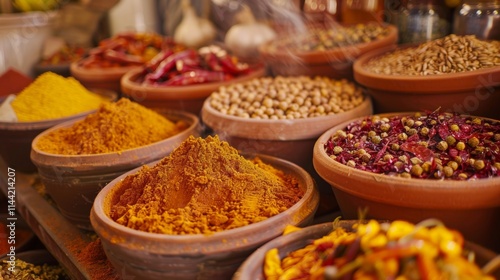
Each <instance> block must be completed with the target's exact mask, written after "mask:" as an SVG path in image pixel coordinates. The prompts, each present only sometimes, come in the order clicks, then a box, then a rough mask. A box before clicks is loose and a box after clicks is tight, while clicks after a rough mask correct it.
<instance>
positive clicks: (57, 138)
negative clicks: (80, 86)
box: [37, 98, 187, 155]
mask: <svg viewBox="0 0 500 280" xmlns="http://www.w3.org/2000/svg"><path fill="white" fill-rule="evenodd" d="M186 128H187V124H186V123H184V122H182V121H180V122H177V123H174V122H172V121H170V120H169V119H167V118H165V117H164V116H162V115H161V114H159V113H157V112H155V111H153V110H150V109H148V108H146V107H143V106H142V105H140V104H138V103H135V102H133V101H130V100H128V99H126V98H122V99H120V100H118V101H117V102H116V103H105V104H103V105H101V107H100V108H99V109H98V111H97V112H95V113H93V114H90V115H88V116H87V117H85V118H84V119H83V120H81V121H79V122H76V123H74V124H73V125H72V126H71V127H67V128H61V129H58V130H55V131H53V132H52V133H50V134H47V135H45V136H43V137H41V138H40V139H39V141H38V142H37V148H38V149H40V150H41V151H44V152H47V153H53V154H64V155H84V154H102V153H110V152H120V151H124V150H128V149H132V148H137V147H140V146H145V145H148V144H151V143H154V142H157V141H161V140H163V139H166V138H168V137H170V136H173V135H175V134H177V133H179V132H180V131H182V130H184V129H186Z"/></svg>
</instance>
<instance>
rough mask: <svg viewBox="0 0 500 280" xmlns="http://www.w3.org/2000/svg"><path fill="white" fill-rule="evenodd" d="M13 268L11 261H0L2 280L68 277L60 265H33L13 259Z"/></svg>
mask: <svg viewBox="0 0 500 280" xmlns="http://www.w3.org/2000/svg"><path fill="white" fill-rule="evenodd" d="M15 263H16V264H15V269H14V270H13V271H12V270H10V269H9V268H11V263H9V262H8V261H3V262H2V263H0V279H2V280H11V279H12V280H18V279H20V280H65V279H70V278H69V276H68V275H67V274H66V272H64V269H63V268H62V267H61V266H60V265H49V264H47V263H44V264H42V265H34V264H32V263H28V262H25V261H23V260H20V259H16V260H15Z"/></svg>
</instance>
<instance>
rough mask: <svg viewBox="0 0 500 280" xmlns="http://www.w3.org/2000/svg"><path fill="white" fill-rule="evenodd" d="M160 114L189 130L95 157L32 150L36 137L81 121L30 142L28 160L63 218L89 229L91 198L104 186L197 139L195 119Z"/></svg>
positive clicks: (183, 113) (170, 113) (166, 113)
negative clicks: (186, 141) (148, 143)
mask: <svg viewBox="0 0 500 280" xmlns="http://www.w3.org/2000/svg"><path fill="white" fill-rule="evenodd" d="M161 113H162V114H163V115H164V116H166V117H167V118H168V119H170V120H172V121H178V120H182V121H185V122H186V123H188V124H189V127H188V128H187V129H186V130H184V131H182V132H180V133H178V134H176V135H174V136H172V137H169V138H167V139H165V140H162V141H159V142H156V143H153V144H150V145H146V146H142V147H139V148H135V149H130V150H125V151H121V152H115V153H106V154H95V155H59V154H49V153H46V152H43V151H40V150H39V149H38V148H36V143H37V141H39V138H41V137H43V136H44V135H46V134H49V133H51V132H53V131H55V130H57V129H60V128H65V127H71V126H72V125H73V124H74V123H75V122H77V121H80V120H82V119H83V118H79V119H76V120H72V121H68V122H65V123H62V124H60V125H58V126H55V127H53V128H51V129H48V130H46V131H44V132H43V133H41V134H40V135H38V136H37V137H36V138H35V139H34V140H33V145H32V150H31V160H32V161H33V163H34V164H35V165H36V167H37V169H38V174H39V175H40V178H41V180H42V183H43V184H44V185H45V188H46V190H47V193H48V194H49V195H50V197H51V198H52V199H53V200H54V201H55V203H56V205H57V207H58V208H59V210H60V211H61V214H62V215H63V216H64V217H66V218H67V219H68V220H70V221H71V222H73V223H74V224H75V225H76V226H77V227H79V228H82V229H87V230H92V227H91V225H90V220H89V214H90V209H91V208H92V203H93V201H94V198H95V197H96V195H97V194H98V193H99V191H100V190H101V189H102V188H103V187H104V186H105V185H106V184H107V183H109V182H110V181H111V180H113V179H115V178H116V177H118V176H120V175H122V174H123V173H125V172H127V171H130V170H132V169H134V168H136V167H138V166H142V165H143V164H146V163H148V162H151V161H154V160H157V159H160V158H162V157H164V156H167V155H168V154H169V153H170V152H171V151H172V150H174V149H175V148H176V147H177V146H178V145H179V144H180V143H181V142H182V141H184V140H185V139H186V138H188V137H189V136H190V135H194V136H199V133H200V124H199V119H198V117H197V116H195V115H193V114H190V113H187V112H180V111H168V110H164V111H163V112H161Z"/></svg>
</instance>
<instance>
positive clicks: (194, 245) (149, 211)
mask: <svg viewBox="0 0 500 280" xmlns="http://www.w3.org/2000/svg"><path fill="white" fill-rule="evenodd" d="M318 199H319V197H318V192H317V190H316V187H315V184H314V181H313V179H312V178H311V176H310V175H309V174H308V173H307V172H306V171H305V170H303V169H302V168H300V167H299V166H297V165H295V164H292V163H290V162H288V161H284V160H282V159H278V158H274V157H269V156H265V155H257V156H252V157H249V158H246V157H244V156H243V155H241V154H240V153H239V152H238V151H237V150H236V149H235V148H234V147H232V146H230V145H229V143H227V142H224V141H221V140H220V139H219V138H218V137H217V136H207V137H206V138H202V137H193V136H191V137H189V138H188V139H186V140H185V141H184V142H183V143H181V145H180V146H179V147H178V148H176V149H175V150H174V151H172V153H171V154H170V155H168V156H167V157H165V158H163V159H161V160H159V161H157V162H154V163H151V164H150V165H148V166H143V167H141V168H137V169H135V170H133V171H130V172H128V173H125V174H124V175H122V176H120V177H118V178H116V179H115V180H113V181H112V182H111V183H110V184H108V185H107V186H106V187H105V188H104V189H103V190H102V191H101V192H100V193H99V194H98V196H97V198H96V199H95V201H94V206H93V209H92V212H91V222H92V226H93V228H94V230H95V232H96V233H97V234H98V235H99V236H100V238H101V241H102V244H103V246H104V249H105V252H106V254H107V256H108V258H109V259H110V261H111V262H112V263H113V265H114V266H115V267H116V268H117V271H119V272H121V273H122V275H125V274H126V275H133V276H137V277H141V278H148V279H159V278H162V279H165V278H168V279H227V278H230V277H231V275H232V274H233V273H234V271H235V270H236V269H237V268H238V266H239V265H240V264H241V262H242V261H243V260H244V259H245V258H246V257H247V256H248V255H249V254H250V253H251V252H252V251H253V250H255V249H256V248H257V247H259V246H260V245H262V244H264V243H265V242H267V241H269V240H271V239H272V238H274V237H276V236H278V235H279V234H280V233H281V232H282V231H283V229H284V228H285V227H286V225H289V224H291V225H301V224H303V225H307V224H310V223H311V222H312V218H313V216H314V213H315V211H316V209H317V206H318Z"/></svg>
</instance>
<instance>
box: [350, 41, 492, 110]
mask: <svg viewBox="0 0 500 280" xmlns="http://www.w3.org/2000/svg"><path fill="white" fill-rule="evenodd" d="M405 47H406V46H405ZM396 49H397V47H396V46H388V47H385V48H380V49H377V50H373V51H371V52H368V53H366V54H364V55H362V56H361V57H359V58H358V59H357V60H356V62H355V63H354V66H353V67H354V79H355V80H356V82H358V83H359V84H361V85H362V86H364V87H365V88H366V89H367V94H369V95H371V96H372V98H373V105H374V110H375V113H388V112H401V111H423V110H435V109H436V108H438V107H441V109H442V110H443V111H455V112H459V113H464V114H469V115H474V116H483V117H488V118H493V119H500V110H498V105H497V104H500V66H496V67H491V68H485V69H480V70H476V71H469V72H462V73H452V74H442V75H429V76H410V75H400V76H396V75H383V74H375V73H373V72H371V71H368V70H367V69H365V68H364V65H365V64H366V63H367V62H368V61H369V60H371V59H375V58H376V57H379V56H381V55H384V54H386V53H389V52H392V51H395V50H396Z"/></svg>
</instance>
